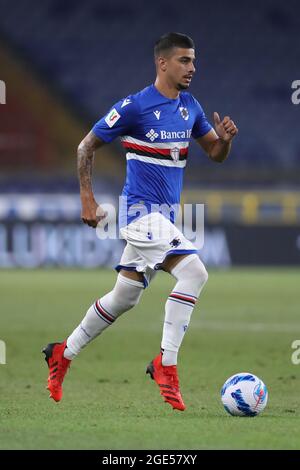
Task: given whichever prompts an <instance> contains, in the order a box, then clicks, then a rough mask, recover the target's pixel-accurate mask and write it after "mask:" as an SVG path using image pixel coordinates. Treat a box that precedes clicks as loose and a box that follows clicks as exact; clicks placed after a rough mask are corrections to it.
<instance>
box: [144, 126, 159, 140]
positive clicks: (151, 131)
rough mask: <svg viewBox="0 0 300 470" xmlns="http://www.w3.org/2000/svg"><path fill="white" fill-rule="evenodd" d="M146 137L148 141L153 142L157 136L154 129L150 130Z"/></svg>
mask: <svg viewBox="0 0 300 470" xmlns="http://www.w3.org/2000/svg"><path fill="white" fill-rule="evenodd" d="M146 137H148V139H149V140H151V142H153V141H154V140H155V139H157V137H158V134H157V133H156V132H155V130H154V129H150V131H149V132H147V134H146Z"/></svg>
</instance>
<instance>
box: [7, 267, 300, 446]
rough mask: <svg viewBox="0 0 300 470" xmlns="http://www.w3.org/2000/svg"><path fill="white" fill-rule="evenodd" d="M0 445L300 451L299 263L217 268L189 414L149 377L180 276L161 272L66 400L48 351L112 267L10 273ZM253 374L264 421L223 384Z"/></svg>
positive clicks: (186, 384)
mask: <svg viewBox="0 0 300 470" xmlns="http://www.w3.org/2000/svg"><path fill="white" fill-rule="evenodd" d="M0 278H1V282H0V293H1V316H0V339H1V340H3V341H5V343H6V348H7V351H6V355H7V364H6V365H0V429H1V432H0V448H1V449H107V450H108V449H178V450H179V449H299V448H300V437H299V429H300V406H299V390H300V365H298V366H297V365H293V364H292V362H291V356H292V353H293V349H292V347H291V344H292V342H293V341H294V340H295V339H300V323H299V306H300V282H299V281H300V273H299V270H296V269H294V270H289V269H282V270H271V269H261V270H258V269H234V270H229V271H214V270H211V272H210V278H209V281H208V284H207V285H206V287H205V289H204V291H203V293H202V295H201V298H200V300H199V301H198V303H197V306H196V308H195V310H194V313H193V317H192V320H191V324H190V327H189V329H188V331H187V334H186V336H185V338H184V342H183V345H182V348H181V352H180V356H179V366H178V370H179V377H180V382H181V391H182V394H183V398H184V400H185V402H186V405H187V409H186V411H185V412H183V413H182V412H176V411H173V410H172V409H171V407H170V405H167V404H165V403H164V402H163V400H162V398H161V397H160V395H159V391H158V388H157V386H156V385H155V383H154V382H153V381H152V380H151V379H150V378H149V376H146V375H145V368H146V365H147V363H148V362H149V361H150V360H151V359H152V358H153V357H154V356H155V355H156V354H157V353H158V351H159V346H160V340H161V331H162V324H163V311H164V303H165V301H166V298H167V296H168V294H169V292H170V289H171V288H172V286H173V285H174V281H173V280H172V278H171V277H170V276H168V275H167V274H165V273H160V274H159V275H158V276H157V278H156V279H155V280H154V282H153V284H152V285H151V287H150V288H148V289H147V290H146V291H145V293H144V295H143V297H142V300H141V302H140V304H139V305H138V306H137V307H135V308H134V309H133V310H131V311H130V312H129V313H127V314H124V315H123V316H122V317H121V318H120V319H119V320H118V321H117V322H116V323H115V324H114V325H113V326H112V327H111V328H110V329H108V330H106V331H105V332H104V333H103V335H102V336H100V337H99V338H97V339H96V340H95V341H94V342H93V343H91V344H90V345H89V346H88V347H87V348H86V349H85V350H84V351H83V352H82V354H81V355H80V357H78V358H77V359H76V360H75V361H74V362H73V364H72V366H71V370H70V372H69V373H68V375H67V377H66V380H65V383H64V397H63V400H62V402H60V403H59V404H56V403H54V402H53V401H52V400H49V398H48V392H47V390H46V389H45V385H46V377H47V367H46V363H45V361H44V359H43V357H44V356H43V355H42V354H41V352H40V351H41V348H42V347H43V346H44V345H45V344H47V343H48V342H53V341H57V340H62V339H64V338H65V337H66V336H67V335H68V334H69V333H70V332H71V331H72V330H73V328H74V327H75V326H77V324H78V323H79V321H80V319H81V318H82V316H83V314H84V313H85V311H86V309H87V308H88V307H89V305H90V304H91V303H92V302H93V301H94V300H95V298H98V297H100V296H101V295H103V294H104V293H106V292H107V291H108V290H110V289H111V287H112V286H113V283H114V279H115V273H114V272H113V271H112V270H111V271H109V270H95V271H88V270H36V271H22V270H11V271H9V270H8V271H1V272H0ZM244 371H247V372H252V373H254V374H256V375H258V376H259V377H260V378H262V379H263V381H264V382H265V383H266V385H267V387H268V390H269V402H268V405H267V408H266V409H265V411H264V413H262V414H261V415H260V416H258V417H255V418H238V417H232V416H230V415H228V414H227V413H226V412H225V410H224V409H223V407H222V404H221V401H220V389H221V387H222V385H223V383H224V381H225V380H226V379H227V378H228V377H229V376H230V375H232V374H234V373H237V372H244Z"/></svg>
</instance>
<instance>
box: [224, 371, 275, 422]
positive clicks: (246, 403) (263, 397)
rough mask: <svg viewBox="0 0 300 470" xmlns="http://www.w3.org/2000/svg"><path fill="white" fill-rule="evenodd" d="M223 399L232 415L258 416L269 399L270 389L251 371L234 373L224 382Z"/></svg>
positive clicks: (225, 406) (226, 408)
mask: <svg viewBox="0 0 300 470" xmlns="http://www.w3.org/2000/svg"><path fill="white" fill-rule="evenodd" d="M221 399H222V403H223V406H224V408H225V410H226V411H227V412H228V413H229V414H231V415H232V416H257V415H258V414H259V413H261V412H262V411H263V410H264V409H265V407H266V404H267V401H268V390H267V387H266V386H265V384H264V383H263V381H262V380H261V379H260V378H258V377H256V375H254V374H250V373H249V372H240V373H239V374H235V375H232V376H231V377H229V379H227V380H226V382H225V383H224V385H223V387H222V390H221Z"/></svg>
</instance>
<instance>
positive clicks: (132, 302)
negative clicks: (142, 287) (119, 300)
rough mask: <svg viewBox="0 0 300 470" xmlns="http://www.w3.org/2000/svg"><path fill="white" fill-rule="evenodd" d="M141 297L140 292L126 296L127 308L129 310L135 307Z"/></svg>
mask: <svg viewBox="0 0 300 470" xmlns="http://www.w3.org/2000/svg"><path fill="white" fill-rule="evenodd" d="M141 297H142V292H140V293H138V294H136V295H132V296H128V297H127V299H126V304H127V310H130V309H131V308H133V307H135V306H136V305H137V304H138V303H139V301H140V299H141Z"/></svg>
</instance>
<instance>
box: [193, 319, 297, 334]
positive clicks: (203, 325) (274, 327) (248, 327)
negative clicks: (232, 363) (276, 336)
mask: <svg viewBox="0 0 300 470" xmlns="http://www.w3.org/2000/svg"><path fill="white" fill-rule="evenodd" d="M190 328H200V329H203V330H212V331H240V332H251V333H260V332H261V333H267V332H270V333H300V323H251V322H243V323H241V322H234V323H233V322H231V321H228V322H226V321H206V320H199V321H195V322H193V321H191V326H190Z"/></svg>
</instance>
